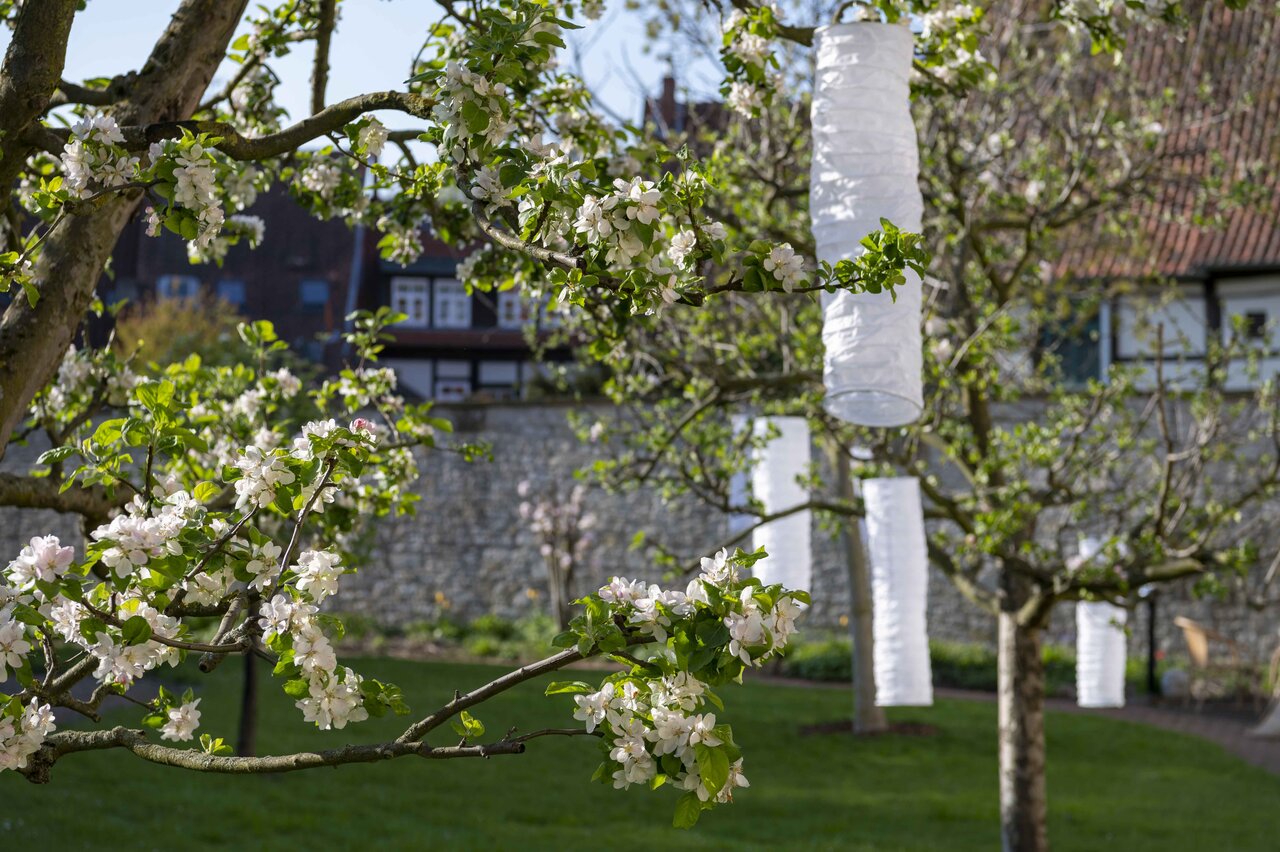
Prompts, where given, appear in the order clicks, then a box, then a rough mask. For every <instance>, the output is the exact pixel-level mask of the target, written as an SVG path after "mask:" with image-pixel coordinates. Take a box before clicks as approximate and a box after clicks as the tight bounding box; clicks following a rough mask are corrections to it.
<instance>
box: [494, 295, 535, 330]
mask: <svg viewBox="0 0 1280 852" xmlns="http://www.w3.org/2000/svg"><path fill="white" fill-rule="evenodd" d="M496 313H497V315H498V328H506V329H512V330H519V329H522V328H524V327H525V325H526V324H527V323H528V322H529V305H528V302H527V301H526V300H525V298H524V296H523V295H522V294H521V293H520V291H519V290H514V289H512V290H502V291H500V292H499V293H498V304H497V311H496Z"/></svg>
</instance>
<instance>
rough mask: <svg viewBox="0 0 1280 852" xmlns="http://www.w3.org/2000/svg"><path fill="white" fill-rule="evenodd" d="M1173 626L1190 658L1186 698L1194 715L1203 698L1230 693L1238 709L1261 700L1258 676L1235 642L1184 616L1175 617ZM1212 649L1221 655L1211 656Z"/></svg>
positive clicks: (1253, 666) (1259, 673) (1253, 665)
mask: <svg viewBox="0 0 1280 852" xmlns="http://www.w3.org/2000/svg"><path fill="white" fill-rule="evenodd" d="M1173 623H1174V624H1176V625H1177V626H1178V628H1179V629H1180V630H1181V631H1182V638H1183V639H1184V640H1185V641H1186V643H1187V653H1188V654H1189V655H1190V657H1191V689H1190V693H1191V694H1190V697H1191V699H1192V700H1194V701H1195V702H1196V712H1199V711H1200V710H1201V709H1202V708H1203V707H1204V702H1205V699H1206V698H1209V697H1210V696H1212V695H1215V694H1223V693H1225V692H1228V691H1232V690H1233V691H1234V692H1235V693H1236V699H1237V700H1238V701H1239V702H1240V704H1241V705H1242V706H1243V704H1244V702H1245V700H1246V698H1250V697H1251V698H1253V700H1254V702H1255V703H1257V702H1258V701H1259V700H1260V699H1261V698H1262V695H1261V693H1262V689H1261V686H1262V684H1261V681H1262V673H1261V671H1259V668H1258V666H1257V665H1256V664H1255V663H1254V662H1252V660H1250V659H1248V655H1246V654H1245V652H1244V649H1243V647H1242V646H1241V645H1240V643H1239V642H1236V641H1234V640H1233V639H1229V638H1228V637H1226V636H1223V635H1222V634H1221V633H1218V632H1217V631H1215V630H1212V629H1211V628H1208V627H1205V626H1204V625H1203V624H1200V623H1199V622H1197V621H1192V620H1191V619H1190V618H1187V617H1186V616H1182V615H1180V616H1178V617H1177V618H1175V619H1174V620H1173ZM1215 648H1221V649H1222V653H1219V654H1214V653H1213V651H1214V649H1215ZM1222 657H1225V659H1222Z"/></svg>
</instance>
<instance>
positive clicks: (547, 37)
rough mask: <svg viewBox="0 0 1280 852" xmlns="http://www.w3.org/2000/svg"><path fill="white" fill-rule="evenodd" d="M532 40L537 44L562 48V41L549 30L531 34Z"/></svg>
mask: <svg viewBox="0 0 1280 852" xmlns="http://www.w3.org/2000/svg"><path fill="white" fill-rule="evenodd" d="M533 40H534V41H535V42H537V43H538V44H546V45H555V46H556V47H564V39H562V38H560V36H558V35H556V34H555V33H553V32H551V31H550V30H539V31H538V32H536V33H534V34H533Z"/></svg>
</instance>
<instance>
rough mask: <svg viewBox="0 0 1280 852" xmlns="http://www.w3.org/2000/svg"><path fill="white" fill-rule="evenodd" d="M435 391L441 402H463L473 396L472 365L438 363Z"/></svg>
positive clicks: (451, 362) (457, 362) (464, 363)
mask: <svg viewBox="0 0 1280 852" xmlns="http://www.w3.org/2000/svg"><path fill="white" fill-rule="evenodd" d="M435 391H436V392H435V398H436V400H437V401H439V402H462V401H463V400H465V399H466V398H467V397H469V396H471V363H470V362H468V361H437V362H436V388H435Z"/></svg>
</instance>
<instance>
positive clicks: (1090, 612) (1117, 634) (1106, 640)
mask: <svg viewBox="0 0 1280 852" xmlns="http://www.w3.org/2000/svg"><path fill="white" fill-rule="evenodd" d="M1101 549H1102V548H1101V545H1100V543H1099V542H1098V540H1097V539H1093V538H1083V539H1081V540H1080V557H1079V560H1078V561H1079V562H1081V563H1083V562H1087V561H1088V560H1090V559H1092V558H1093V557H1094V556H1096V555H1097V553H1098V551H1099V550H1101ZM1128 615H1129V613H1128V611H1127V610H1126V609H1125V608H1124V607H1121V606H1116V605H1115V604H1109V603H1106V602H1105V601H1080V602H1079V603H1077V604H1076V703H1077V704H1079V705H1080V706H1081V707H1095V708H1096V707H1123V706H1124V667H1125V651H1126V644H1127V643H1126V642H1125V633H1124V625H1125V620H1126V618H1127V617H1128Z"/></svg>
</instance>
